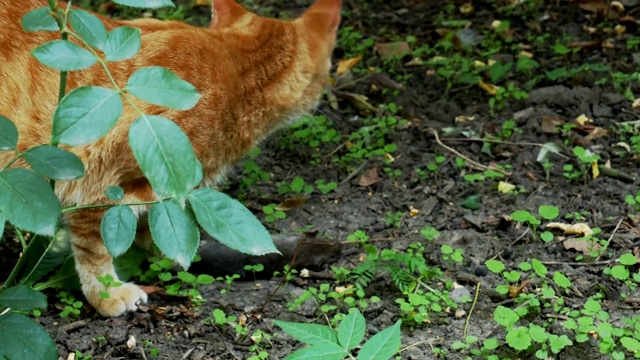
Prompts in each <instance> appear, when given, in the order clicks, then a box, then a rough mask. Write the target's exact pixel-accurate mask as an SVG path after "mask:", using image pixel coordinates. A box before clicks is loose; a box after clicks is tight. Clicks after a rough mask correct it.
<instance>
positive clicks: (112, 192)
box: [104, 186, 124, 201]
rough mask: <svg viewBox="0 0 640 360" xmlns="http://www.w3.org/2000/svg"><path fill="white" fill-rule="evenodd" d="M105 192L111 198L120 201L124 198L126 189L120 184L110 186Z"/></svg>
mask: <svg viewBox="0 0 640 360" xmlns="http://www.w3.org/2000/svg"><path fill="white" fill-rule="evenodd" d="M104 194H105V195H107V198H109V200H114V201H120V200H122V198H124V189H122V188H121V187H120V186H109V187H108V188H107V190H106V191H105V192H104Z"/></svg>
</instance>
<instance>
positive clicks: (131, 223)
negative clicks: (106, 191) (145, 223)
mask: <svg viewBox="0 0 640 360" xmlns="http://www.w3.org/2000/svg"><path fill="white" fill-rule="evenodd" d="M137 226H138V218H137V217H136V215H135V214H134V213H133V210H131V208H130V207H128V206H124V205H118V206H114V207H112V208H110V209H109V210H107V212H105V214H104V216H103V217H102V222H101V223H100V234H101V235H102V240H103V241H104V246H106V247H107V250H109V253H110V254H111V256H113V257H114V258H116V257H118V256H120V255H122V254H124V253H125V252H126V251H127V250H128V249H129V247H131V244H133V240H134V239H135V238H136V228H137Z"/></svg>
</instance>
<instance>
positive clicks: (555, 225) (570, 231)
mask: <svg viewBox="0 0 640 360" xmlns="http://www.w3.org/2000/svg"><path fill="white" fill-rule="evenodd" d="M545 228H547V229H559V230H562V231H564V233H565V234H566V235H584V236H587V235H591V234H593V230H591V228H590V227H589V225H587V224H585V223H577V224H573V225H569V224H565V223H560V222H550V223H548V224H547V225H546V226H545Z"/></svg>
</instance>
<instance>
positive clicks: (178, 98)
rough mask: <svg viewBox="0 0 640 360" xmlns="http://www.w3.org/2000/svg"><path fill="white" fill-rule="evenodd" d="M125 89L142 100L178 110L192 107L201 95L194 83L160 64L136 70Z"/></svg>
mask: <svg viewBox="0 0 640 360" xmlns="http://www.w3.org/2000/svg"><path fill="white" fill-rule="evenodd" d="M125 89H126V90H127V91H128V92H129V93H131V94H132V95H133V96H135V97H137V98H139V99H141V100H144V101H146V102H149V103H151V104H154V105H160V106H166V107H168V108H171V109H176V110H189V109H191V108H192V107H194V106H195V105H196V103H197V102H198V100H199V99H200V96H201V95H200V94H199V93H198V90H196V88H195V87H194V86H193V85H191V84H190V83H188V82H186V81H184V80H182V79H180V78H179V77H178V76H177V75H176V74H174V73H173V72H171V71H170V70H168V69H165V68H163V67H160V66H151V67H146V68H142V69H140V70H138V71H136V72H135V73H133V75H131V77H130V78H129V81H127V87H126V88H125Z"/></svg>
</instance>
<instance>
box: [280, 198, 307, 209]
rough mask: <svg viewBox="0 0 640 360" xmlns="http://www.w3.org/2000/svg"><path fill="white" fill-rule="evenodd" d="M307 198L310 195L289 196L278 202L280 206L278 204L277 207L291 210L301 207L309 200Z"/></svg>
mask: <svg viewBox="0 0 640 360" xmlns="http://www.w3.org/2000/svg"><path fill="white" fill-rule="evenodd" d="M307 200H309V198H308V197H298V198H288V199H285V200H284V201H283V202H281V203H280V204H278V206H276V207H275V209H276V210H282V211H289V210H291V209H295V208H299V207H301V206H302V205H304V204H305V203H306V202H307Z"/></svg>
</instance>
